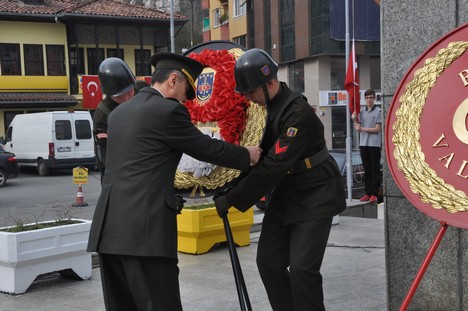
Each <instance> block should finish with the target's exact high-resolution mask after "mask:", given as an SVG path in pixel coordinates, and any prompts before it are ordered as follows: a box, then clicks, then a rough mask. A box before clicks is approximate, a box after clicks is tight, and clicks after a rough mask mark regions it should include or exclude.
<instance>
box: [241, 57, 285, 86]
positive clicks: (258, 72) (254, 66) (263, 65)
mask: <svg viewBox="0 0 468 311" xmlns="http://www.w3.org/2000/svg"><path fill="white" fill-rule="evenodd" d="M277 72H278V64H276V63H275V61H274V60H273V59H272V58H271V57H270V55H268V54H267V52H265V51H264V50H261V49H250V50H248V51H246V52H245V53H244V54H242V55H241V56H240V57H239V58H238V59H237V61H236V67H235V68H234V78H235V79H236V91H237V92H239V93H246V92H249V91H251V90H253V89H255V88H257V87H260V86H263V85H265V84H266V83H267V82H268V81H270V80H271V79H273V78H274V77H276V73H277Z"/></svg>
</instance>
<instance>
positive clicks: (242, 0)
mask: <svg viewBox="0 0 468 311" xmlns="http://www.w3.org/2000/svg"><path fill="white" fill-rule="evenodd" d="M246 8H247V0H234V17H237V16H241V15H245V12H246Z"/></svg>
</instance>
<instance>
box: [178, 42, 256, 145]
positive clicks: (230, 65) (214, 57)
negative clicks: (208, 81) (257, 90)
mask: <svg viewBox="0 0 468 311" xmlns="http://www.w3.org/2000/svg"><path fill="white" fill-rule="evenodd" d="M189 57H191V58H193V59H195V60H197V61H199V62H200V63H202V64H203V65H204V66H206V67H211V68H212V69H213V70H215V71H216V75H215V80H214V83H213V92H212V94H211V97H210V99H209V100H208V101H207V102H206V103H204V104H200V103H199V102H198V100H197V99H196V98H195V99H194V100H188V101H186V102H185V106H186V107H187V109H188V110H189V112H190V116H191V119H192V122H193V123H197V122H201V123H206V122H213V121H216V122H217V123H218V127H219V132H220V134H221V137H222V138H223V139H224V140H225V141H227V142H230V143H234V144H239V140H240V135H241V133H242V132H243V131H244V128H245V122H246V111H247V108H248V107H249V102H248V101H247V100H246V99H245V97H244V96H243V95H240V94H239V93H236V92H235V91H234V88H235V86H236V82H235V80H234V66H235V64H236V58H235V57H234V55H232V54H231V53H229V52H228V51H227V50H208V49H207V50H203V51H202V52H201V53H200V54H195V53H192V54H190V55H189Z"/></svg>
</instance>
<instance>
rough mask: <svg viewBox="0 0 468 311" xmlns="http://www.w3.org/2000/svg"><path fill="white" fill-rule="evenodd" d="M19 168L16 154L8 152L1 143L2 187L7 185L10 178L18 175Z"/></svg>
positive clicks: (0, 169)
mask: <svg viewBox="0 0 468 311" xmlns="http://www.w3.org/2000/svg"><path fill="white" fill-rule="evenodd" d="M19 170H20V169H19V165H18V162H16V156H15V154H14V153H11V152H6V151H5V150H4V149H3V147H2V146H1V145H0V187H3V186H5V184H6V182H7V180H8V179H10V178H15V177H18V175H19Z"/></svg>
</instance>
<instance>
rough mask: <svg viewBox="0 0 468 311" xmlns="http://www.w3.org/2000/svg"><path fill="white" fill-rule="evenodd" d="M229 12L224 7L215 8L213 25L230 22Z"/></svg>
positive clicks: (217, 25)
mask: <svg viewBox="0 0 468 311" xmlns="http://www.w3.org/2000/svg"><path fill="white" fill-rule="evenodd" d="M228 19H229V17H228V15H227V12H226V11H225V10H224V9H222V8H217V9H214V10H213V27H219V26H221V25H223V24H225V23H227V22H228Z"/></svg>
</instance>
